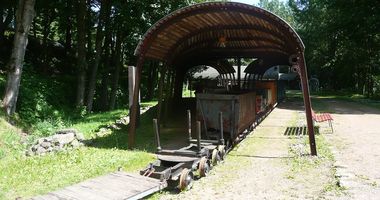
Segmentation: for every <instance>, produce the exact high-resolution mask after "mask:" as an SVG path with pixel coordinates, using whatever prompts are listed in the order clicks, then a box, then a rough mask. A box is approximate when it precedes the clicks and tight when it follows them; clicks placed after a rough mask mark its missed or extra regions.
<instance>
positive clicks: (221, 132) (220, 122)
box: [219, 112, 224, 145]
mask: <svg viewBox="0 0 380 200" xmlns="http://www.w3.org/2000/svg"><path fill="white" fill-rule="evenodd" d="M219 127H220V128H219V129H220V144H221V145H224V137H223V132H224V131H223V113H222V112H220V113H219Z"/></svg>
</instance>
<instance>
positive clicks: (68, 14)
mask: <svg viewBox="0 0 380 200" xmlns="http://www.w3.org/2000/svg"><path fill="white" fill-rule="evenodd" d="M71 10H72V0H67V1H66V7H65V12H66V22H67V23H66V30H65V51H66V55H70V51H71V45H72V33H71V23H72V18H71Z"/></svg>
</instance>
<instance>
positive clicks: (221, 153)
mask: <svg viewBox="0 0 380 200" xmlns="http://www.w3.org/2000/svg"><path fill="white" fill-rule="evenodd" d="M218 152H219V158H220V159H221V160H224V158H225V157H226V150H225V149H224V145H219V146H218Z"/></svg>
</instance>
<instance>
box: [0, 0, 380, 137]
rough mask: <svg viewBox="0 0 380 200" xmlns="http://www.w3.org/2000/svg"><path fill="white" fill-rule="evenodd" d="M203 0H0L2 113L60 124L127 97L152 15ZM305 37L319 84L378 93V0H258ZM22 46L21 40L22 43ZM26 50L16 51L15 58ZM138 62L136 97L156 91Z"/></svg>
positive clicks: (33, 123) (150, 68)
mask: <svg viewBox="0 0 380 200" xmlns="http://www.w3.org/2000/svg"><path fill="white" fill-rule="evenodd" d="M200 2H204V0H140V1H133V0H128V1H123V0H77V1H74V0H59V1H49V0H18V1H15V0H3V1H2V3H1V5H0V91H2V92H3V93H2V96H3V100H2V106H3V110H4V113H5V114H6V115H9V116H11V119H12V120H14V121H21V122H22V123H23V125H24V126H25V127H26V128H32V129H33V128H34V129H39V130H41V127H46V126H47V127H60V126H65V122H66V121H68V120H70V119H71V118H80V117H82V116H84V115H86V113H90V112H99V111H108V110H113V109H116V108H123V107H124V108H125V107H128V105H127V104H128V85H127V83H128V80H127V79H128V75H127V70H128V69H127V66H130V65H135V63H136V58H135V57H134V56H133V52H134V49H135V47H136V45H137V43H138V41H139V39H140V38H141V36H142V35H143V34H144V33H145V31H147V30H148V29H149V27H150V26H151V25H152V24H154V23H155V22H156V21H157V20H159V19H160V18H162V17H163V16H165V15H167V14H168V13H170V12H172V11H174V10H176V9H178V8H181V7H184V6H186V5H190V4H194V3H200ZM257 6H260V7H263V8H265V9H268V10H270V11H272V12H274V13H276V14H277V15H279V16H280V17H282V18H283V19H284V20H286V21H287V22H289V23H290V24H291V25H292V26H293V27H294V28H295V29H296V30H297V32H298V33H299V34H300V36H301V38H302V39H303V42H304V43H305V46H306V61H307V64H308V70H309V77H316V78H318V79H319V80H320V83H321V88H322V90H324V91H343V92H350V93H358V94H361V95H365V96H367V97H369V98H379V96H380V13H379V12H378V8H380V2H379V1H368V0H367V1H366V0H348V1H347V0H346V1H342V0H335V1H329V0H289V1H286V2H283V1H279V0H261V1H260V2H259V4H258V5H257ZM25 47H26V48H25ZM24 55H25V58H24ZM145 65H146V66H145V67H144V68H143V69H144V71H143V78H142V88H141V89H142V95H143V96H142V98H143V100H145V101H149V100H152V99H154V98H155V97H156V96H157V90H158V88H157V85H158V84H157V83H158V81H159V80H158V79H159V73H160V70H159V69H158V66H159V63H156V62H146V63H145Z"/></svg>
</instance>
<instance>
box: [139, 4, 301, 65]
mask: <svg viewBox="0 0 380 200" xmlns="http://www.w3.org/2000/svg"><path fill="white" fill-rule="evenodd" d="M221 40H222V41H221ZM221 42H223V43H224V44H223V45H221V44H220V43H221ZM303 50H304V45H303V43H302V40H301V39H300V37H299V36H298V35H297V33H296V32H295V31H294V30H293V28H292V27H291V26H290V25H289V24H287V23H286V22H285V21H284V20H282V19H281V18H279V17H278V16H276V15H274V14H273V13H271V12H269V11H266V10H264V9H262V8H258V7H255V6H251V5H247V4H243V3H235V2H208V3H202V4H196V5H192V6H188V7H185V8H182V9H179V10H176V11H174V12H173V13H171V14H169V15H167V16H165V17H164V18H162V19H161V20H159V21H158V22H157V23H155V24H154V25H153V26H152V27H151V28H150V29H149V30H148V31H147V32H146V33H145V35H144V36H143V38H142V39H141V41H140V43H139V44H138V46H137V48H136V50H135V55H136V56H143V57H144V58H148V59H154V60H159V61H163V62H166V63H167V64H169V65H172V64H174V63H176V64H179V63H181V64H183V63H186V64H188V63H193V64H194V65H196V64H201V63H202V62H203V61H207V60H210V59H219V58H229V57H250V58H253V57H254V58H262V59H270V60H276V61H277V63H276V64H289V63H288V58H289V56H290V55H292V54H296V53H301V52H303Z"/></svg>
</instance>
